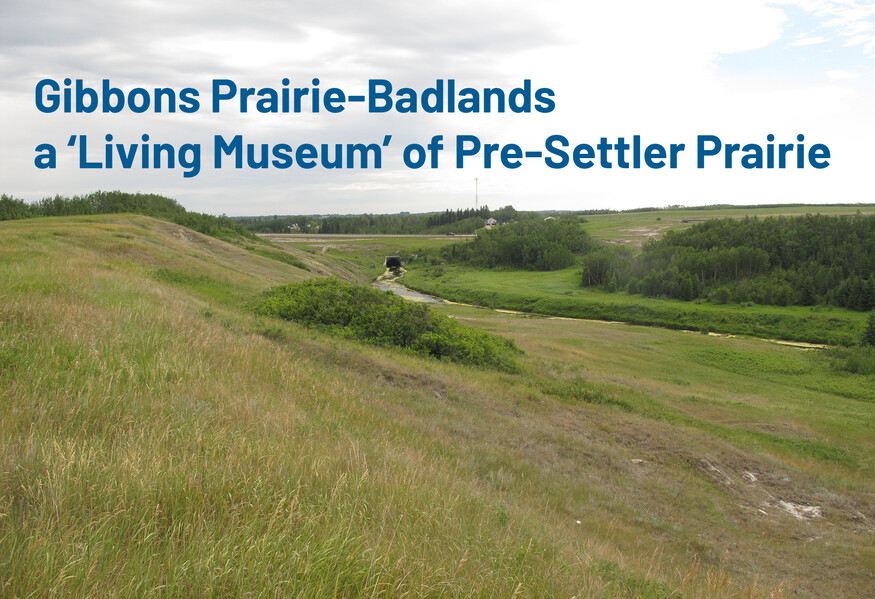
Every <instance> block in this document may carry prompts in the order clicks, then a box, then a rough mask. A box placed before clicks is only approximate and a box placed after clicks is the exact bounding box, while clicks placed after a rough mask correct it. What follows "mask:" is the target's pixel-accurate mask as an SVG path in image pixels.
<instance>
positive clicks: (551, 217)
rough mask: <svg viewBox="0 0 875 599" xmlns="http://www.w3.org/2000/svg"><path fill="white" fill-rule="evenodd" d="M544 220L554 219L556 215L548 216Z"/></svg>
mask: <svg viewBox="0 0 875 599" xmlns="http://www.w3.org/2000/svg"><path fill="white" fill-rule="evenodd" d="M544 220H556V217H555V216H548V217H547V218H545V219H544Z"/></svg>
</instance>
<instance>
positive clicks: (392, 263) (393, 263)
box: [386, 256, 401, 269]
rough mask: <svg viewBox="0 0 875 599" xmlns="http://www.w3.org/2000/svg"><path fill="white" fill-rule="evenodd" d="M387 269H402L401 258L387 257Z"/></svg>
mask: <svg viewBox="0 0 875 599" xmlns="http://www.w3.org/2000/svg"><path fill="white" fill-rule="evenodd" d="M386 268H392V269H397V268H401V256H386Z"/></svg>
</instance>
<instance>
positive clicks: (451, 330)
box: [258, 279, 520, 372]
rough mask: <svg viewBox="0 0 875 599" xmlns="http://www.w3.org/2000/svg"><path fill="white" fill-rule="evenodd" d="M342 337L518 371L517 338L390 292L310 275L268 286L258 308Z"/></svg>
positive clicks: (456, 360)
mask: <svg viewBox="0 0 875 599" xmlns="http://www.w3.org/2000/svg"><path fill="white" fill-rule="evenodd" d="M258 311H259V312H260V313H261V314H267V315H271V316H279V317H280V318H283V319H286V320H293V321H295V322H299V323H302V324H305V325H308V326H313V327H317V328H321V329H323V330H327V331H329V332H331V333H334V334H338V335H341V336H344V337H348V338H352V339H359V340H362V341H367V342H369V343H374V344H376V345H383V346H394V347H400V348H404V349H405V350H408V351H410V352H412V353H414V354H418V355H429V356H433V357H436V358H439V359H443V360H449V361H452V362H458V363H461V364H467V365H470V366H478V367H481V368H492V369H497V370H503V371H505V372H518V371H519V366H518V364H517V363H516V360H515V357H514V354H516V353H519V351H520V350H518V349H517V348H516V345H515V344H514V343H513V341H511V340H509V339H505V338H503V337H499V336H497V335H492V334H490V333H487V332H485V331H480V330H478V329H475V328H472V327H468V326H465V325H463V324H461V323H459V322H457V321H456V320H454V319H452V318H449V317H447V316H444V315H443V314H439V313H437V312H434V311H433V310H431V309H429V308H428V306H426V305H424V304H418V303H413V302H410V301H407V300H404V299H402V298H400V297H398V296H396V295H393V294H392V293H390V292H388V291H379V290H377V289H373V288H371V287H362V286H359V285H353V284H351V283H347V282H344V281H341V280H340V279H309V280H306V281H303V282H301V283H293V284H291V285H285V286H283V287H276V288H274V289H272V290H270V291H269V292H268V293H267V295H266V297H265V298H264V300H263V302H262V303H261V305H260V306H259V307H258Z"/></svg>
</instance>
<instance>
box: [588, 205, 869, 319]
mask: <svg viewBox="0 0 875 599" xmlns="http://www.w3.org/2000/svg"><path fill="white" fill-rule="evenodd" d="M583 266H584V268H583V277H582V281H581V283H582V285H583V286H589V287H602V288H605V289H609V290H616V289H626V290H627V291H629V292H630V293H641V294H643V295H647V296H651V297H668V298H674V299H680V300H693V299H697V298H707V299H709V300H711V301H714V302H716V303H726V302H730V301H734V302H755V303H758V304H772V305H781V306H783V305H803V306H808V305H814V304H831V305H835V306H840V307H844V308H850V309H852V310H861V311H867V310H872V309H875V217H872V216H862V215H859V214H858V215H855V216H822V215H807V216H802V217H792V218H791V217H778V218H774V217H769V218H765V219H763V220H759V219H757V218H745V219H742V220H733V219H719V220H710V221H707V222H704V223H701V224H697V225H694V226H693V227H691V228H689V229H687V230H684V231H669V232H668V233H666V234H665V235H664V236H663V237H661V238H659V239H655V240H652V241H649V242H647V243H645V244H644V247H643V248H642V251H641V253H640V254H633V253H632V252H630V251H628V249H627V248H617V247H611V246H606V247H602V248H601V249H599V250H597V251H595V252H592V253H590V254H589V255H587V256H586V257H585V258H584V265H583Z"/></svg>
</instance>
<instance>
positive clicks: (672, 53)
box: [0, 0, 875, 214]
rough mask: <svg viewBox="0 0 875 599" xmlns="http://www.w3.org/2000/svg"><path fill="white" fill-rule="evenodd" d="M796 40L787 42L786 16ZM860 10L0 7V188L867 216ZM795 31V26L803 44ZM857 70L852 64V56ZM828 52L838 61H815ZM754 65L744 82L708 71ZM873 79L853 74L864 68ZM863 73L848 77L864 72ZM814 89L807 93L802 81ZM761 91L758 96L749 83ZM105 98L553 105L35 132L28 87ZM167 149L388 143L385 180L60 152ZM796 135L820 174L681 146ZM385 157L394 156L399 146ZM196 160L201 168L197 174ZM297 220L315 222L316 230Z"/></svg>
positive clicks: (678, 0) (874, 7) (263, 202)
mask: <svg viewBox="0 0 875 599" xmlns="http://www.w3.org/2000/svg"><path fill="white" fill-rule="evenodd" d="M800 14H801V15H803V17H804V23H802V25H804V27H805V30H804V31H803V32H801V33H799V32H798V31H796V30H794V31H793V35H792V37H791V35H790V34H788V33H787V32H788V31H789V30H790V29H791V28H792V26H794V25H799V23H797V22H796V21H795V20H794V19H798V18H799V15H800ZM873 14H875V3H872V2H860V1H852V0H848V1H839V0H831V1H822V0H817V1H809V0H792V1H791V0H784V1H778V2H770V1H767V0H715V1H712V2H701V1H700V0H674V1H669V2H652V1H650V0H637V1H632V0H627V1H618V2H589V1H587V2H567V1H561V0H553V1H543V2H540V3H532V2H528V1H526V2H523V1H521V0H515V1H512V2H498V1H491V2H477V3H471V2H462V1H458V0H454V1H453V2H441V3H432V4H431V5H423V4H421V3H409V2H395V1H389V0H382V1H377V2H367V3H364V2H356V1H354V0H333V1H325V2H320V3H300V2H294V3H289V2H286V1H281V0H260V1H254V2H249V3H240V2H231V1H230V0H226V1H220V2H207V1H206V0H197V1H192V2H170V1H166V0H151V1H146V0H143V1H140V2H136V3H120V2H115V1H110V0H80V1H79V2H77V3H76V4H75V9H73V8H71V5H70V4H69V3H67V2H61V1H60V0H42V1H25V0H4V2H3V3H2V4H0V105H2V106H3V107H4V110H3V112H2V114H0V129H2V130H3V131H4V135H3V136H2V138H0V181H3V183H4V185H5V187H4V189H2V190H0V191H3V192H5V193H12V194H14V195H17V196H19V197H25V198H27V199H36V198H38V197H40V196H42V195H50V194H54V193H63V194H72V193H82V192H88V191H91V190H94V189H97V188H113V187H119V188H123V189H139V190H149V191H155V192H159V193H166V194H168V195H174V196H175V197H177V198H178V199H180V200H181V201H182V202H183V203H184V204H185V205H186V206H188V207H190V208H193V209H198V210H204V211H209V212H225V213H229V214H242V213H247V214H255V213H278V212H279V213H282V212H313V211H317V212H363V211H394V210H401V209H404V210H411V209H412V210H442V209H444V208H446V207H449V206H452V207H457V206H459V205H461V204H462V203H464V202H469V201H470V199H471V197H472V193H471V189H472V181H473V179H474V177H475V176H476V177H480V181H481V187H480V192H481V201H485V202H488V203H489V204H490V205H492V206H497V205H503V204H506V203H513V204H514V205H515V206H517V207H518V208H536V207H548V206H549V207H556V208H587V207H612V208H621V207H632V206H636V205H643V204H646V205H660V204H674V203H683V204H702V203H714V202H734V203H738V202H747V203H755V202H775V201H783V200H786V201H827V200H834V201H840V200H841V201H863V200H870V199H871V198H870V197H868V196H866V194H867V193H868V192H867V191H866V190H867V186H866V184H865V183H864V180H865V173H866V172H868V169H869V166H868V165H869V164H870V163H871V160H872V155H871V151H870V150H869V149H868V147H867V145H866V144H867V141H866V140H867V139H870V138H871V136H872V135H875V131H873V119H872V116H871V110H870V108H869V107H870V106H871V105H872V100H873V97H872V94H873V92H872V90H873V87H875V86H873V85H872V79H873V69H872V63H871V60H873V59H875V58H873V57H872V54H873V51H875V50H873V48H875V41H873V39H875V38H873V36H872V21H873ZM802 25H799V26H800V27H801V26H802ZM843 44H849V48H851V49H850V50H847V49H846V50H844V52H856V54H854V55H853V61H851V58H849V57H848V56H844V55H840V56H839V57H838V58H836V59H835V60H836V61H838V62H831V63H829V64H824V65H819V63H818V64H815V63H814V61H809V62H808V63H807V65H808V66H807V67H806V69H807V71H806V78H804V79H802V78H794V77H795V75H794V74H793V73H792V72H787V70H786V69H784V68H783V65H781V64H777V63H776V65H775V66H768V65H769V63H766V62H764V61H758V60H756V57H758V56H760V55H762V56H768V57H770V58H772V59H773V58H775V57H776V56H778V57H789V56H791V54H789V53H791V52H802V51H805V48H806V47H814V48H813V49H812V50H811V51H815V52H821V51H823V52H826V51H833V50H834V49H836V48H841V47H842V45H843ZM866 53H868V55H867V54H866ZM833 54H836V53H835V52H833ZM727 57H750V61H749V62H750V64H752V65H765V66H760V71H757V73H756V74H754V73H753V72H750V73H748V72H745V71H743V70H742V71H741V72H738V71H730V70H727V69H724V68H723V66H722V65H723V60H724V59H726V58H727ZM867 61H869V62H867ZM861 65H862V66H861ZM812 73H813V74H812ZM763 74H765V76H763ZM65 76H70V77H74V78H76V77H82V78H84V79H85V80H86V81H88V82H89V83H91V84H97V83H99V80H100V79H102V78H104V77H106V78H110V79H111V80H112V81H113V83H114V84H116V85H119V86H122V87H125V88H126V89H127V88H130V87H133V86H143V87H146V88H149V87H156V86H160V87H163V86H171V87H176V88H181V87H184V86H186V85H191V86H195V87H198V88H199V89H202V90H204V92H206V90H207V88H208V87H209V82H210V80H211V79H212V78H214V77H228V78H232V79H234V80H235V81H237V83H238V84H240V85H241V86H243V85H245V86H254V87H257V88H260V87H267V86H271V87H279V86H280V80H281V79H282V78H283V77H289V78H291V79H292V81H293V85H307V84H308V83H309V81H310V79H311V78H312V77H317V76H318V77H320V79H321V80H322V85H323V86H324V87H328V86H337V87H340V88H342V89H344V90H346V91H347V92H348V93H363V92H364V91H365V87H366V82H367V79H368V78H370V77H382V78H387V79H390V80H391V81H392V82H393V83H395V84H396V86H403V85H409V86H412V87H414V88H417V89H422V88H424V87H426V86H429V85H432V84H434V81H435V79H438V78H448V77H454V78H456V79H457V80H459V81H460V82H463V83H464V85H471V86H473V87H481V88H482V87H493V86H499V87H505V88H507V89H510V88H512V87H515V86H517V85H520V84H521V83H522V81H523V79H526V78H530V79H532V81H533V83H534V85H535V86H536V87H539V86H548V87H552V88H554V89H555V91H556V102H557V109H556V111H555V112H554V113H553V114H549V115H539V114H532V115H498V114H489V115H485V114H484V115H461V114H458V113H456V114H454V115H446V114H445V115H427V114H421V113H420V114H417V115H398V114H389V115H369V114H366V113H365V112H364V111H363V110H360V109H358V108H360V107H354V108H351V109H350V110H349V111H347V112H345V113H343V114H342V115H334V116H332V115H324V114H323V115H310V114H299V115H259V114H252V113H250V114H248V115H238V114H234V113H232V112H229V113H222V114H219V115H213V114H209V113H208V112H201V113H199V114H197V115H163V116H160V115H159V116H155V115H109V116H102V115H101V116H96V115H62V114H54V115H43V114H40V113H38V112H37V111H36V110H35V108H34V106H33V89H34V85H35V83H36V81H38V80H39V79H40V78H42V77H53V78H59V79H60V78H63V77H65ZM108 131H111V132H113V133H114V134H115V136H116V138H117V139H118V140H121V139H130V140H136V139H137V138H138V137H139V135H140V134H141V133H143V132H146V131H148V132H149V133H150V134H151V135H152V137H153V139H155V140H158V139H163V140H167V141H170V142H174V143H182V142H183V141H186V140H200V141H202V142H203V143H204V144H208V143H209V141H210V139H211V136H212V135H213V134H214V133H221V134H229V135H230V134H231V133H238V132H239V133H242V134H244V135H246V136H247V138H248V139H252V140H253V142H255V143H262V142H264V143H267V142H271V143H279V142H287V143H292V144H293V145H294V144H298V143H301V142H304V141H308V142H314V143H335V142H343V141H368V142H370V141H374V140H376V139H381V138H382V135H383V134H386V133H392V134H393V136H394V137H393V139H394V141H393V151H390V152H389V153H387V157H386V158H385V163H386V164H385V166H384V168H383V169H382V170H381V171H369V172H360V171H324V170H321V169H314V170H312V171H302V170H295V169H290V170H287V171H267V172H264V171H246V170H243V171H236V170H233V169H223V170H222V171H213V170H212V169H210V168H208V167H207V166H205V167H204V170H203V171H202V174H201V175H199V176H198V177H197V178H195V179H189V180H183V179H182V178H181V174H180V172H179V171H175V172H173V171H156V170H152V171H137V170H131V171H124V172H123V171H118V170H114V171H106V170H103V171H79V170H77V169H75V168H73V165H72V158H71V157H70V156H71V155H70V154H69V151H67V150H66V149H65V148H62V147H61V146H63V144H64V142H65V140H66V138H67V137H68V136H69V135H70V134H73V133H88V134H89V135H94V136H95V138H96V139H98V140H99V139H101V138H102V135H103V134H104V133H106V132H108ZM800 132H804V133H805V134H806V137H807V138H808V139H810V140H812V141H815V140H819V141H822V142H823V143H827V144H829V145H830V147H831V148H834V149H835V156H836V157H835V160H834V166H831V167H830V169H827V171H817V172H813V171H811V172H809V171H806V172H804V173H798V172H785V173H776V172H771V173H769V172H763V173H752V172H745V171H740V170H739V169H737V168H736V169H734V170H732V171H724V170H722V169H706V170H704V171H699V170H698V169H696V168H695V164H692V163H691V159H692V158H691V157H692V151H693V148H692V147H691V146H692V144H694V143H695V136H696V135H697V134H699V133H713V134H717V135H720V136H721V137H722V138H724V139H725V140H726V141H731V142H735V143H752V142H754V143H764V138H765V136H766V135H767V134H768V133H773V134H775V135H776V137H777V138H778V140H779V141H785V140H788V139H789V140H793V139H795V135H796V134H797V133H800ZM456 133H471V134H476V135H479V136H480V137H481V139H482V140H483V141H484V142H487V141H494V142H496V143H499V142H500V143H507V142H515V143H519V144H520V145H523V146H524V147H525V148H526V149H529V148H535V147H537V146H539V145H542V144H543V140H544V139H545V138H546V137H547V136H548V135H551V134H553V133H562V134H564V135H566V136H567V137H568V138H569V140H570V141H572V142H573V143H580V142H587V143H597V142H598V139H599V138H600V137H602V136H606V137H609V138H612V141H616V138H617V137H619V136H625V137H627V138H629V137H631V136H632V135H634V134H640V135H642V137H643V138H645V139H646V140H649V141H658V142H662V143H666V144H667V143H671V142H684V143H687V144H688V149H687V151H686V153H685V154H684V155H683V156H682V158H683V159H684V160H686V162H685V163H684V164H682V167H681V168H679V169H678V170H677V171H674V172H669V171H667V170H663V171H645V170H641V171H631V170H630V171H621V170H619V169H616V168H615V169H612V170H610V171H609V170H601V169H592V170H588V171H583V170H575V169H566V170H563V171H554V170H550V169H547V168H546V167H544V166H538V165H535V164H528V163H527V164H526V165H524V167H523V168H520V169H518V170H507V169H500V168H493V169H489V170H486V169H484V168H483V167H482V165H481V166H473V165H472V166H470V167H468V168H466V169H464V170H456V169H454V168H452V167H451V161H452V158H453V155H452V148H451V147H449V145H450V140H451V139H452V136H453V135H455V134H456ZM434 134H443V135H444V136H445V140H446V142H447V145H448V148H447V150H446V152H445V154H444V155H443V156H442V160H443V161H444V163H443V166H442V168H441V169H439V170H436V171H432V170H429V169H423V170H419V171H416V170H408V169H404V168H401V167H400V151H401V148H402V147H403V144H404V143H409V142H411V141H419V142H425V141H427V140H428V139H430V137H431V136H432V135H434ZM42 141H52V142H53V143H56V144H58V145H59V150H61V152H62V154H63V156H64V158H65V160H64V161H63V162H62V165H61V166H60V167H59V168H58V170H57V171H56V172H51V173H50V172H47V171H37V170H36V169H35V168H34V167H33V163H32V160H33V148H34V147H35V145H36V144H37V143H40V142H42ZM395 144H399V145H395ZM210 158H211V157H209V156H207V157H205V162H210V161H211V160H210ZM313 207H318V210H316V209H314V208H313Z"/></svg>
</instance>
